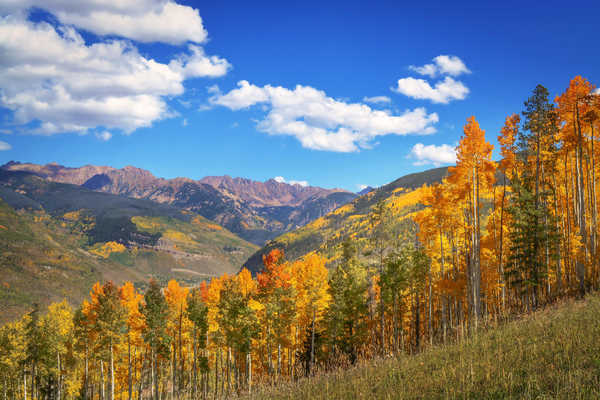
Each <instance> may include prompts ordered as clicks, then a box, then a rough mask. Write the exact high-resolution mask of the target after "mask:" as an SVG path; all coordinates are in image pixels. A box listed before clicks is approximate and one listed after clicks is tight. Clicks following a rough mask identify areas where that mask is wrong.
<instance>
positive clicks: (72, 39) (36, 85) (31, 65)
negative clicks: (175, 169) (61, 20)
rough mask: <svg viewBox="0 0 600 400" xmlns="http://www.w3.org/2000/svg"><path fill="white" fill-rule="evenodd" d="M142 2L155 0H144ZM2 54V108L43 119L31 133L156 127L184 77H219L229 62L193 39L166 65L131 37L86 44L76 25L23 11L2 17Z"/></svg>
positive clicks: (19, 120) (30, 119)
mask: <svg viewBox="0 0 600 400" xmlns="http://www.w3.org/2000/svg"><path fill="white" fill-rule="evenodd" d="M133 1H134V0H128V1H126V2H124V6H123V7H126V6H128V5H131V4H133V3H132V2H133ZM144 1H150V0H139V1H138V3H139V2H144ZM50 3H51V4H59V3H60V4H62V3H64V4H67V2H59V1H58V0H56V1H51V2H50ZM82 3H85V4H88V3H87V2H82ZM95 3H104V2H100V1H96V2H95ZM95 3H94V4H95ZM106 3H107V4H108V2H106ZM130 3H131V4H130ZM111 4H112V3H111ZM119 4H120V3H119ZM78 7H79V8H81V7H83V8H85V7H84V5H82V4H80V2H77V6H76V7H75V6H74V11H73V12H75V10H77V9H78ZM106 7H107V8H110V7H113V6H110V7H109V6H106ZM119 7H120V6H117V5H115V6H114V7H113V8H114V9H115V10H117V11H118V9H119ZM86 10H87V8H86ZM84 11H85V10H84ZM86 12H87V11H86ZM115 12H116V11H115ZM0 54H2V56H1V57H0V88H1V89H2V91H1V93H0V106H3V107H6V108H8V109H10V110H12V111H13V117H14V120H15V121H14V122H15V123H16V124H21V125H26V124H30V123H34V124H39V126H38V127H37V128H33V129H29V131H30V132H32V133H40V134H54V133H61V132H78V133H85V132H87V131H88V130H89V129H93V128H97V127H103V128H105V129H118V130H122V131H124V132H125V133H130V132H132V131H134V130H136V129H138V128H141V127H148V126H151V125H152V123H153V122H155V121H157V120H160V119H163V118H167V117H170V116H173V113H172V112H170V111H169V110H168V106H167V104H166V101H165V97H166V96H169V97H172V96H178V95H181V94H182V93H183V92H184V87H183V82H184V80H185V79H188V78H194V77H215V76H221V75H224V74H225V73H226V72H227V70H228V69H229V68H230V65H229V63H228V62H227V61H226V60H224V59H222V58H219V57H216V56H207V55H205V54H204V51H203V49H202V48H200V47H197V46H195V45H189V46H188V52H187V53H185V54H182V55H179V56H177V57H175V58H174V59H172V60H171V61H170V62H169V63H168V64H163V63H160V62H157V61H155V60H153V59H151V58H146V57H144V56H142V55H141V54H140V53H139V52H138V49H137V48H136V47H135V46H134V45H133V44H132V43H131V42H129V41H122V40H108V41H101V42H97V43H93V44H89V45H88V44H86V43H85V41H84V39H83V37H82V36H81V35H80V34H79V33H78V32H77V31H76V30H75V29H74V28H73V27H70V26H59V27H58V28H55V27H53V26H52V25H50V24H48V23H45V22H31V21H27V20H26V19H24V17H22V16H19V15H12V16H6V17H0Z"/></svg>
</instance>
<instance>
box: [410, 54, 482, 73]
mask: <svg viewBox="0 0 600 400" xmlns="http://www.w3.org/2000/svg"><path fill="white" fill-rule="evenodd" d="M408 68H409V69H410V70H412V71H415V72H416V73H418V74H420V75H427V76H429V77H431V78H433V77H435V76H436V75H438V74H439V75H452V76H458V75H461V74H469V73H471V71H470V70H469V69H468V68H467V66H466V65H465V63H464V62H463V61H462V60H461V59H460V58H458V57H457V56H447V55H440V56H437V57H435V58H434V59H433V64H425V65H423V66H420V67H418V66H414V65H411V66H409V67H408Z"/></svg>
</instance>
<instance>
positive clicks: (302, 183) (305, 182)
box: [273, 176, 308, 187]
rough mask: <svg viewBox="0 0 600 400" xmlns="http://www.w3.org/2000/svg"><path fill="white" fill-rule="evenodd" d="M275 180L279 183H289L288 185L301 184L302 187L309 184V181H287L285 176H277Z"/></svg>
mask: <svg viewBox="0 0 600 400" xmlns="http://www.w3.org/2000/svg"><path fill="white" fill-rule="evenodd" d="M273 180H274V181H275V182H279V183H287V184H288V185H300V186H302V187H306V186H308V181H294V180H291V181H286V180H285V178H284V177H283V176H276V177H275V178H273Z"/></svg>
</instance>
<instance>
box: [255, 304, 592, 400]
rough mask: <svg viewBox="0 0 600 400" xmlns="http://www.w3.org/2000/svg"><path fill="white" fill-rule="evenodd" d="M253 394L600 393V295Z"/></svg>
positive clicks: (469, 395)
mask: <svg viewBox="0 0 600 400" xmlns="http://www.w3.org/2000/svg"><path fill="white" fill-rule="evenodd" d="M248 398H251V399H267V398H273V399H422V398H426V399H598V398H600V297H599V296H598V295H590V296H589V297H588V298H586V300H585V301H567V302H566V303H564V304H562V305H560V306H557V307H552V308H548V309H546V310H542V311H538V312H536V313H535V314H533V315H530V316H526V317H523V318H521V319H519V320H517V321H513V322H510V323H506V324H503V325H501V326H499V327H491V328H489V329H487V330H486V331H485V332H480V333H477V334H475V335H473V336H471V337H470V338H468V339H465V340H463V341H461V342H460V343H456V344H450V345H446V346H442V345H439V346H433V347H430V348H428V349H426V350H425V351H424V352H422V353H420V354H418V355H415V356H409V355H403V356H400V357H398V358H396V357H391V358H388V359H379V360H374V361H370V362H367V363H364V364H362V365H359V366H356V367H354V368H351V369H348V370H339V371H335V372H330V373H324V374H320V375H318V376H316V377H313V378H311V379H301V380H299V381H298V382H294V383H284V384H281V385H278V386H276V387H257V388H254V392H253V393H252V395H250V396H248Z"/></svg>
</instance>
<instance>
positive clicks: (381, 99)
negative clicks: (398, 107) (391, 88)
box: [363, 96, 392, 104]
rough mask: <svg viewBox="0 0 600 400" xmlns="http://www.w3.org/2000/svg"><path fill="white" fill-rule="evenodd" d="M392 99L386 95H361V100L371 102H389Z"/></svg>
mask: <svg viewBox="0 0 600 400" xmlns="http://www.w3.org/2000/svg"><path fill="white" fill-rule="evenodd" d="M391 101H392V99H390V98H389V97H387V96H374V97H363V102H365V103H371V104H382V103H391Z"/></svg>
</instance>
